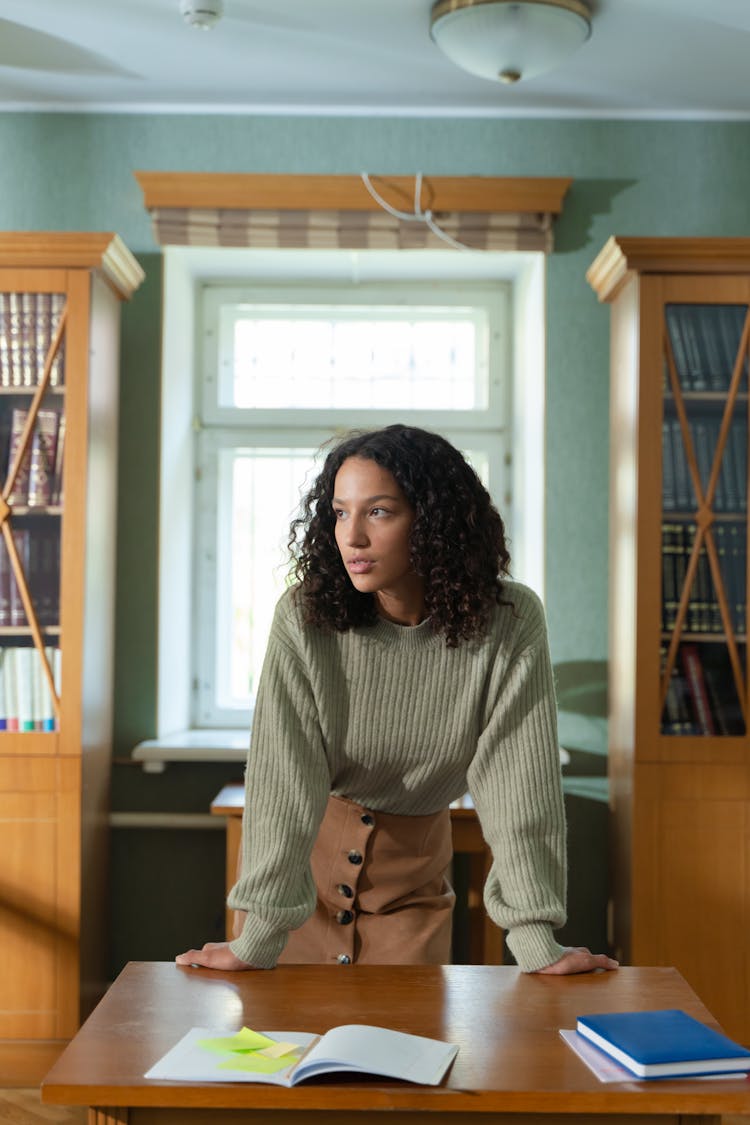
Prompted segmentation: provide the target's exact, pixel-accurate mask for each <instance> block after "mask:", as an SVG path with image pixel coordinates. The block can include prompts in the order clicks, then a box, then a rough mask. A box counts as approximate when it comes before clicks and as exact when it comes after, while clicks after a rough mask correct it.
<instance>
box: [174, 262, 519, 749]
mask: <svg viewBox="0 0 750 1125" xmlns="http://www.w3.org/2000/svg"><path fill="white" fill-rule="evenodd" d="M509 300H510V287H509V286H508V285H507V284H506V283H503V282H498V283H495V284H493V285H491V286H490V285H486V284H485V285H482V284H475V283H465V282H464V283H460V284H458V285H455V284H450V285H446V284H438V283H434V284H422V283H414V282H412V283H408V284H404V285H399V284H393V283H384V284H379V285H366V286H365V285H363V286H358V287H353V286H347V287H346V288H343V287H340V288H338V287H333V286H330V287H326V286H324V285H323V286H321V285H317V286H315V287H314V288H313V287H310V288H304V287H299V286H298V287H295V288H290V287H278V288H277V289H275V290H274V289H273V288H271V289H269V287H263V288H262V289H260V288H258V289H250V288H244V289H240V288H233V289H228V288H225V287H220V286H213V285H207V286H205V288H204V289H203V298H202V307H201V313H202V324H201V337H202V357H201V362H200V364H199V368H200V370H199V374H198V381H199V387H198V394H197V396H196V401H197V403H198V407H199V410H198V414H199V417H198V420H197V431H198V436H197V446H196V455H197V472H196V520H195V529H196V574H195V615H194V621H195V628H196V631H197V635H198V637H199V638H200V642H201V643H195V644H194V646H193V647H194V652H195V662H196V663H195V669H194V679H193V683H194V688H195V692H194V703H195V714H194V724H195V725H196V726H214V727H216V726H232V727H237V726H241V725H243V724H244V723H245V722H246V721H247V718H248V717H249V714H250V711H251V708H252V701H253V698H254V694H255V691H256V690H257V684H258V676H259V674H260V668H261V664H262V661H263V655H264V651H265V645H266V638H267V635H268V630H269V628H270V623H271V617H272V614H273V609H274V605H275V602H276V600H277V598H278V596H279V595H280V593H281V592H282V590H283V588H284V585H285V583H286V582H288V581H289V577H288V575H289V566H288V551H287V546H286V543H287V537H288V530H289V524H290V521H291V520H292V518H293V517H294V516H295V515H296V514H297V510H298V506H299V501H300V496H301V493H302V492H303V491H304V489H305V488H306V486H307V484H309V482H310V480H311V477H312V475H313V474H314V472H315V471H316V466H317V465H319V464H320V461H321V459H322V457H323V456H324V455H325V448H323V449H322V450H321V446H322V445H323V444H324V443H325V442H326V441H328V440H329V439H330V438H331V437H332V436H333V435H335V434H337V433H341V432H342V431H344V430H348V429H350V428H360V427H367V428H369V427H376V426H381V425H387V424H389V423H391V422H396V421H400V422H412V423H413V424H414V425H418V426H424V427H426V428H429V429H435V430H439V431H440V432H441V433H443V434H445V436H446V437H448V438H449V439H450V440H451V441H453V442H455V443H456V444H457V445H459V447H460V448H461V449H463V451H464V452H465V453H466V455H467V456H468V457H469V458H470V460H471V461H472V463H473V464H474V466H475V468H476V469H477V472H479V474H480V476H481V477H482V478H483V480H484V481H485V483H486V484H487V485H488V487H489V488H490V490H491V491H492V493H493V495H494V498H495V500H496V502H497V503H498V505H499V506H500V507H501V510H505V508H506V506H507V500H508V491H509V469H508V462H509V452H510V449H509V428H510V427H509V418H510V374H509V371H510V357H509V350H510V345H509V339H508V333H509V324H510V316H509V309H508V303H509Z"/></svg>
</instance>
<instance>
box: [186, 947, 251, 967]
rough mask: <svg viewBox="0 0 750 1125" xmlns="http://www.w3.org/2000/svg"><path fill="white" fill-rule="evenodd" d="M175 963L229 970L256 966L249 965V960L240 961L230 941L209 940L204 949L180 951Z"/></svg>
mask: <svg viewBox="0 0 750 1125" xmlns="http://www.w3.org/2000/svg"><path fill="white" fill-rule="evenodd" d="M175 963H176V964H177V965H187V966H188V967H189V968H201V969H223V970H224V971H228V972H240V971H242V970H246V969H254V968H255V966H254V965H248V963H247V961H240V959H239V957H235V955H234V953H232V950H231V949H230V948H229V942H228V941H207V942H206V944H205V945H204V946H203V948H202V949H188V951H187V953H178V955H177V956H176V957H175Z"/></svg>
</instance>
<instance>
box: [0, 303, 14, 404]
mask: <svg viewBox="0 0 750 1125" xmlns="http://www.w3.org/2000/svg"><path fill="white" fill-rule="evenodd" d="M9 297H10V295H9V294H8V293H0V387H10V386H11V385H12V380H11V373H10V340H9V334H10V303H9Z"/></svg>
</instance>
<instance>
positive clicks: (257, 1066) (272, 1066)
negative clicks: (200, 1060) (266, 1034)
mask: <svg viewBox="0 0 750 1125" xmlns="http://www.w3.org/2000/svg"><path fill="white" fill-rule="evenodd" d="M294 1062H296V1059H295V1058H294V1057H293V1056H292V1055H285V1056H284V1057H283V1058H281V1059H269V1058H265V1057H264V1056H263V1055H259V1054H258V1052H257V1051H249V1052H248V1053H247V1054H244V1053H243V1054H239V1053H238V1054H235V1055H233V1056H232V1058H231V1059H226V1060H225V1061H224V1062H222V1063H219V1065H218V1067H217V1070H244V1071H250V1072H251V1073H252V1074H275V1073H276V1071H277V1070H286V1069H287V1068H288V1067H290V1066H291V1065H292V1064H293V1063H294Z"/></svg>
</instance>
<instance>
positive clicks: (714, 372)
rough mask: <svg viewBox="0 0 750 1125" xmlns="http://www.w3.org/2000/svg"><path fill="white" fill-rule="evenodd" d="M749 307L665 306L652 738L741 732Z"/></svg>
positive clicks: (743, 722)
mask: <svg viewBox="0 0 750 1125" xmlns="http://www.w3.org/2000/svg"><path fill="white" fill-rule="evenodd" d="M748 330H749V321H748V306H747V305H744V304H722V305H719V304H686V303H685V304H682V303H681V304H666V305H665V306H664V332H663V342H664V357H663V359H664V364H663V372H664V413H663V419H662V627H661V638H662V642H661V643H662V649H661V669H662V672H661V675H662V679H661V702H662V716H661V730H662V733H663V734H668V735H669V734H673V735H697V736H706V735H710V736H715V735H743V734H745V732H746V727H747V697H746V683H747V676H746V652H747V620H746V613H747V530H746V529H747V470H748V464H747V437H748V370H747V367H748V364H747V353H748Z"/></svg>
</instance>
